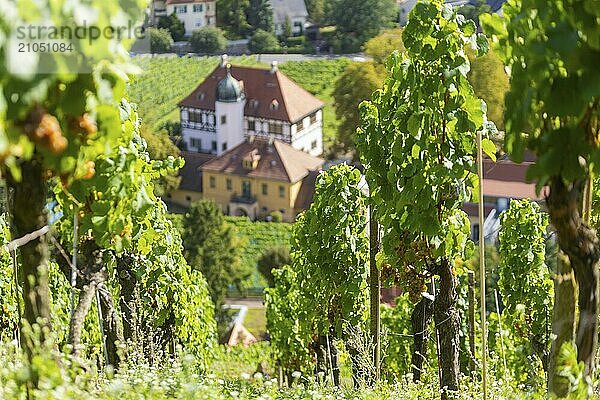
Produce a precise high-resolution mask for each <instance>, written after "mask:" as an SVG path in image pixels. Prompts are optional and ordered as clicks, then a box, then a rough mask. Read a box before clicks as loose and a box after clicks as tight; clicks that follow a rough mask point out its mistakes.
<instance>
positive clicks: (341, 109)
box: [333, 39, 383, 158]
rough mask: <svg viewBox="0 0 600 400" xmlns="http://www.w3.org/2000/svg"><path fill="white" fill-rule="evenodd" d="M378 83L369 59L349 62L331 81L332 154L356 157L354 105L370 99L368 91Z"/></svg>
mask: <svg viewBox="0 0 600 400" xmlns="http://www.w3.org/2000/svg"><path fill="white" fill-rule="evenodd" d="M372 40H373V39H372ZM382 83H383V78H382V77H381V75H380V74H379V73H378V71H377V67H376V66H375V64H373V63H371V62H363V63H355V64H351V65H349V66H348V67H347V68H346V70H345V71H344V73H343V74H342V75H341V76H340V77H339V78H338V79H337V80H336V81H335V86H334V90H333V99H334V102H335V116H336V118H337V119H338V120H340V124H339V126H338V131H337V137H336V144H335V147H334V148H335V151H336V153H338V154H351V155H352V157H353V158H357V157H358V155H357V154H356V146H355V143H354V137H355V133H356V129H357V128H358V126H359V125H360V113H359V111H358V106H359V104H360V103H361V102H362V101H364V100H370V99H371V95H372V93H373V92H374V91H376V90H377V89H378V88H379V87H381V84H382Z"/></svg>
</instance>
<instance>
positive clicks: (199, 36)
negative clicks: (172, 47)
mask: <svg viewBox="0 0 600 400" xmlns="http://www.w3.org/2000/svg"><path fill="white" fill-rule="evenodd" d="M190 44H191V45H192V49H194V51H195V52H196V53H208V54H213V53H218V52H221V51H223V50H225V47H226V46H227V39H225V35H224V34H223V31H222V30H220V29H219V28H213V27H205V28H201V29H197V30H195V31H194V32H192V37H191V38H190Z"/></svg>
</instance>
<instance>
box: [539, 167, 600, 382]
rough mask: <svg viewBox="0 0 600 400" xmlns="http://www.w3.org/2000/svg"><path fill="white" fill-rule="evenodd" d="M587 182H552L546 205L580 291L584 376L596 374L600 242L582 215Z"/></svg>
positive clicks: (580, 352)
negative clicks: (581, 208) (583, 195)
mask: <svg viewBox="0 0 600 400" xmlns="http://www.w3.org/2000/svg"><path fill="white" fill-rule="evenodd" d="M585 183H586V180H585V179H581V180H578V181H576V182H574V183H572V184H568V185H567V184H565V183H564V182H563V180H562V178H561V177H560V176H555V177H553V178H552V180H551V182H550V194H549V195H548V197H547V199H546V202H547V204H548V212H549V214H550V219H551V221H552V224H553V225H554V227H555V228H556V231H557V233H558V239H559V245H560V248H561V250H562V251H563V252H564V253H565V254H567V256H568V257H569V261H570V262H571V267H572V268H573V272H574V274H575V280H576V281H577V285H578V289H579V298H578V305H579V322H578V326H577V333H576V335H575V344H576V346H577V359H578V361H583V363H584V365H585V372H584V373H585V375H586V376H589V377H591V376H592V374H593V372H594V357H595V353H596V346H597V342H598V294H599V293H598V278H599V277H598V275H599V271H598V261H599V260H600V240H599V239H598V237H597V236H596V231H595V230H594V229H592V228H591V227H589V226H588V225H587V224H585V223H584V221H583V219H582V218H581V214H580V205H581V201H582V193H583V188H584V186H585Z"/></svg>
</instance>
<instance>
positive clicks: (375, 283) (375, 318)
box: [369, 206, 381, 382]
mask: <svg viewBox="0 0 600 400" xmlns="http://www.w3.org/2000/svg"><path fill="white" fill-rule="evenodd" d="M374 214H375V213H374V212H373V206H370V207H369V281H370V282H369V287H370V289H371V296H370V297H371V337H372V338H373V366H374V368H375V382H377V381H379V378H380V375H381V371H380V359H381V354H380V352H381V338H380V336H381V314H380V313H381V310H380V309H379V303H380V299H381V275H380V273H379V268H377V258H376V257H377V253H378V252H379V224H378V223H377V221H376V220H375V216H374Z"/></svg>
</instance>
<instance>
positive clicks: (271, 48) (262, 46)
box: [248, 29, 279, 53]
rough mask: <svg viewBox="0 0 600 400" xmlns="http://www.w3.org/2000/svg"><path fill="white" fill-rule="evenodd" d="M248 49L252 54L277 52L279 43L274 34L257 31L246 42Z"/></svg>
mask: <svg viewBox="0 0 600 400" xmlns="http://www.w3.org/2000/svg"><path fill="white" fill-rule="evenodd" d="M248 49H249V50H250V51H251V52H253V53H272V52H276V51H277V50H279V41H278V40H277V37H276V36H275V34H274V33H272V32H269V31H264V30H262V29H257V30H256V31H255V32H254V33H253V34H252V36H251V37H250V41H249V42H248Z"/></svg>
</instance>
